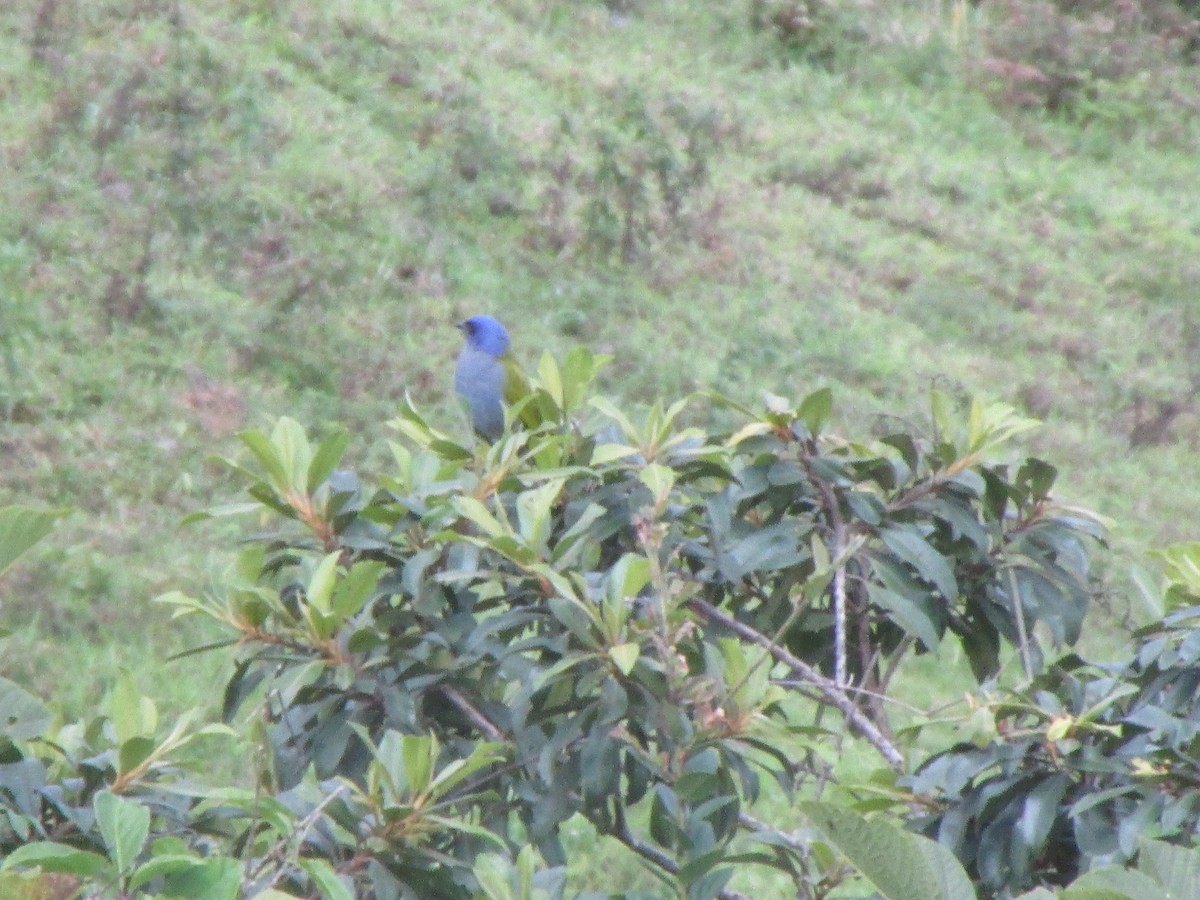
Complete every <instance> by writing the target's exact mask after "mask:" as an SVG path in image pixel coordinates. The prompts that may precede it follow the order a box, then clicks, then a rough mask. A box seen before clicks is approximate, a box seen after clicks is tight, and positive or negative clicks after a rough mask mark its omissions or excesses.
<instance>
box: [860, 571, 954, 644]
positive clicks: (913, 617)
mask: <svg viewBox="0 0 1200 900" xmlns="http://www.w3.org/2000/svg"><path fill="white" fill-rule="evenodd" d="M867 589H868V591H869V593H870V595H871V602H872V603H874V604H875V605H876V606H878V607H879V608H880V609H882V610H884V611H885V612H887V613H888V614H889V615H890V616H891V618H892V619H893V620H894V621H895V622H896V624H897V625H899V626H900V627H901V628H903V629H904V630H905V631H906V632H908V633H909V634H911V635H912V636H913V637H915V638H916V639H917V640H919V641H920V642H921V643H922V644H924V645H925V649H926V650H930V651H936V650H937V648H938V644H939V643H940V641H941V639H940V637H939V635H938V628H937V624H936V622H935V621H934V619H933V617H932V614H931V610H929V609H928V608H927V606H928V599H929V598H928V597H905V596H904V595H903V594H900V593H897V592H896V591H892V590H888V589H887V588H885V587H884V586H883V585H881V584H870V585H868V587H867ZM923 600H924V601H925V602H924V603H922V601H923Z"/></svg>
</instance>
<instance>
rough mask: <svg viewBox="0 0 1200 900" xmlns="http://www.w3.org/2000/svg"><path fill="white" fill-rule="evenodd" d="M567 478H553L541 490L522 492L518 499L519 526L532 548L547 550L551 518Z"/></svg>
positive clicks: (526, 541) (522, 535)
mask: <svg viewBox="0 0 1200 900" xmlns="http://www.w3.org/2000/svg"><path fill="white" fill-rule="evenodd" d="M565 482H566V479H565V478H551V479H550V480H549V481H547V482H546V483H545V484H543V485H542V486H541V487H539V488H534V489H530V490H526V491H522V492H521V493H520V495H518V497H517V526H518V528H519V529H520V533H521V537H522V538H524V540H525V543H526V544H528V545H529V546H530V547H536V548H542V549H544V548H545V545H546V541H547V540H548V538H549V536H550V517H551V513H552V512H553V510H554V504H555V502H556V501H557V500H558V495H559V494H561V493H562V488H563V484H564V483H565Z"/></svg>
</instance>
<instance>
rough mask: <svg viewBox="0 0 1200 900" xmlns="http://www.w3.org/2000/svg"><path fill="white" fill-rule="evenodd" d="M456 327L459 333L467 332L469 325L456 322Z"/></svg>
mask: <svg viewBox="0 0 1200 900" xmlns="http://www.w3.org/2000/svg"><path fill="white" fill-rule="evenodd" d="M454 327H455V328H457V329H458V330H459V331H466V330H467V323H466V322H465V321H464V322H455V323H454Z"/></svg>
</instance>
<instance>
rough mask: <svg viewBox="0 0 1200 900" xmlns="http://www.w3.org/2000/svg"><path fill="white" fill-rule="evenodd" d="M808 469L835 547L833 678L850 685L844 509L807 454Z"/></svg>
mask: <svg viewBox="0 0 1200 900" xmlns="http://www.w3.org/2000/svg"><path fill="white" fill-rule="evenodd" d="M802 462H803V463H804V471H805V472H806V473H807V474H808V480H809V483H810V484H812V485H813V486H814V487H816V489H817V491H818V492H819V493H820V494H821V505H822V506H824V507H825V515H826V516H828V517H829V527H830V529H831V530H832V532H833V534H832V536H831V539H832V542H833V546H832V547H831V548H830V551H829V556H830V558H831V559H832V560H833V564H834V570H833V587H832V591H833V680H834V681H835V682H836V683H837V686H838V687H839V688H844V687H846V685H847V684H849V680H848V679H847V677H846V560H845V558H844V557H845V555H846V525H845V523H844V522H843V521H842V510H841V507H840V506H839V505H838V498H837V495H836V494H834V492H833V490H832V489H831V488H830V487H829V482H827V481H825V480H824V479H822V478H818V477H817V475H816V473H815V472H813V469H812V465H811V463H810V461H809V459H808V457H807V456H805V457H804V458H803V460H802Z"/></svg>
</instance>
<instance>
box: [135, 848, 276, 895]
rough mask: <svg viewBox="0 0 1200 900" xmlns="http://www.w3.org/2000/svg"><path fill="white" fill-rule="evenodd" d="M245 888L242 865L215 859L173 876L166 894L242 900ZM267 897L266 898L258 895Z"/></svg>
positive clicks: (167, 886) (167, 881)
mask: <svg viewBox="0 0 1200 900" xmlns="http://www.w3.org/2000/svg"><path fill="white" fill-rule="evenodd" d="M151 862H153V860H152V861H151ZM150 864H151V863H147V865H150ZM138 871H139V872H140V871H141V870H140V869H139V870H138ZM241 886H242V864H241V862H240V861H239V860H236V859H230V858H229V857H213V858H212V859H205V860H203V861H201V862H199V863H197V864H196V865H194V866H191V867H190V868H186V869H181V870H179V871H177V872H175V873H173V874H171V875H169V876H168V877H167V879H166V890H165V891H164V892H163V894H164V896H170V897H180V898H188V900H238V897H240V896H241ZM263 896H264V894H256V895H255V897H263ZM284 896H285V897H286V896H287V895H286V894H285V895H284Z"/></svg>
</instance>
